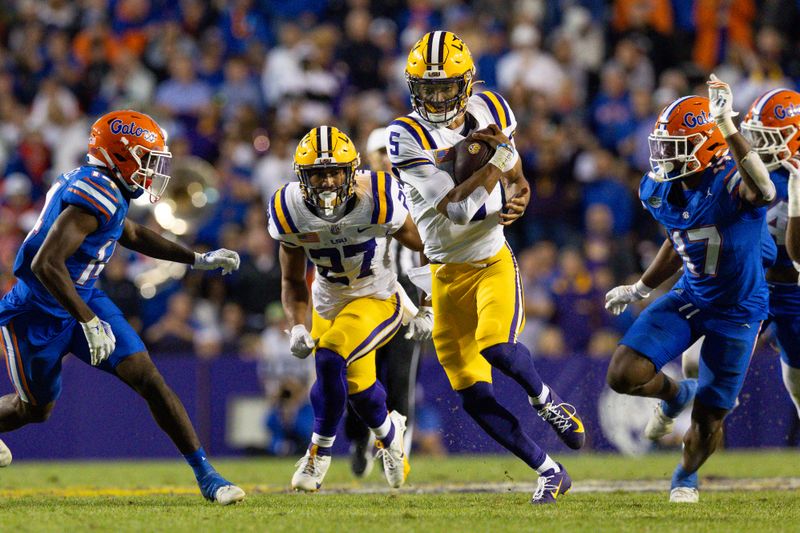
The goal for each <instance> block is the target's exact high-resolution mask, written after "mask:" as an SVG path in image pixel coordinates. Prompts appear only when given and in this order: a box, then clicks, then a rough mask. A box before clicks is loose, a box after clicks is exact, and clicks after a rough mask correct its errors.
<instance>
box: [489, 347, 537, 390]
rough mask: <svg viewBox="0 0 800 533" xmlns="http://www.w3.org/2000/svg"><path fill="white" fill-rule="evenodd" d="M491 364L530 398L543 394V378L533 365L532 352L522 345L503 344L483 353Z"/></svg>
mask: <svg viewBox="0 0 800 533" xmlns="http://www.w3.org/2000/svg"><path fill="white" fill-rule="evenodd" d="M481 355H483V357H485V358H486V360H487V361H489V364H490V365H492V366H493V367H495V368H497V369H498V370H500V371H501V372H502V373H503V374H505V375H506V376H508V377H510V378H513V379H514V381H516V382H517V383H519V384H520V385H521V386H522V388H523V389H525V392H527V393H528V396H531V397H533V398H536V397H538V396H539V395H540V394H541V393H542V387H543V386H544V383H542V378H540V377H539V373H538V372H537V371H536V367H535V366H534V364H533V357H532V356H531V352H529V351H528V349H527V348H526V347H525V345H524V344H522V343H519V342H518V343H513V342H503V343H500V344H495V345H494V346H490V347H488V348H486V349H485V350H483V351H482V352H481Z"/></svg>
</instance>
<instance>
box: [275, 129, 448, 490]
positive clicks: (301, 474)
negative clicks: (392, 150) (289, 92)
mask: <svg viewBox="0 0 800 533" xmlns="http://www.w3.org/2000/svg"><path fill="white" fill-rule="evenodd" d="M359 162H360V159H359V155H358V152H357V151H356V147H355V145H354V144H353V142H352V141H351V140H350V138H349V137H348V136H347V135H345V134H344V133H343V132H342V131H340V130H339V129H337V128H334V127H331V126H320V127H318V128H314V129H312V130H311V131H310V132H308V134H306V135H305V137H303V139H302V140H301V141H300V143H299V144H298V146H297V150H296V151H295V155H294V166H295V171H296V173H297V176H298V178H299V181H296V182H292V183H289V184H288V185H285V186H284V187H282V188H281V189H279V190H278V191H277V192H276V193H275V195H274V196H273V197H272V200H271V202H270V213H269V215H270V216H269V232H270V235H272V237H273V238H275V239H276V240H278V241H280V243H281V245H280V250H279V257H280V264H281V277H282V290H281V300H282V301H283V307H284V309H285V311H286V316H287V317H288V320H289V324H290V325H291V326H292V329H291V331H290V335H291V341H290V344H291V351H292V355H294V356H295V357H300V358H304V357H308V355H309V354H311V352H312V351H313V352H314V356H315V365H316V373H317V380H316V382H315V383H314V385H313V387H312V389H311V404H312V406H313V408H314V432H313V434H312V437H311V443H310V444H309V447H308V450H307V451H306V454H305V455H304V456H303V458H302V459H300V461H298V463H297V470H296V471H295V473H294V476H292V488H294V489H295V490H302V491H308V492H313V491H316V490H318V489H319V488H320V486H321V485H322V481H323V479H324V478H325V474H326V473H327V471H328V468H329V467H330V464H331V448H332V446H333V443H334V441H335V439H336V430H337V428H338V426H339V422H340V421H341V419H342V417H343V415H344V411H345V407H346V404H347V402H349V403H350V405H351V407H352V408H353V410H354V411H355V412H356V413H357V414H358V416H360V417H361V419H362V420H363V421H364V423H365V424H366V425H367V426H368V427H369V428H370V429H371V430H372V432H373V433H374V434H375V439H376V440H375V445H376V446H377V447H378V448H379V455H380V456H382V459H383V467H384V474H385V475H386V480H387V482H388V483H389V486H391V487H393V488H397V487H400V486H401V485H403V483H404V482H405V480H406V476H407V475H408V472H409V470H410V466H409V464H408V459H407V457H406V454H405V450H404V446H403V435H404V432H405V420H406V418H405V416H403V415H401V414H400V413H398V412H397V411H392V412H391V413H389V412H388V410H387V408H386V391H385V390H384V388H383V386H382V385H381V383H380V382H379V381H377V380H376V371H375V350H376V349H377V348H380V347H381V346H383V345H384V344H386V343H387V342H389V340H391V338H392V337H393V336H394V334H395V333H397V331H398V329H399V328H400V326H401V324H403V323H408V322H413V325H414V327H413V330H414V331H415V333H416V335H418V336H425V335H429V334H430V329H431V327H432V323H431V320H430V316H429V315H428V314H427V313H426V312H424V311H423V312H418V310H417V309H416V306H414V305H413V304H412V303H411V302H410V300H409V299H408V296H406V294H405V292H404V291H403V289H402V287H400V285H399V284H398V283H397V277H396V276H395V274H394V273H393V272H392V270H391V269H390V267H389V264H388V256H387V250H386V236H387V235H392V237H394V238H396V239H397V240H398V241H400V242H401V243H403V244H404V245H406V246H408V247H409V248H412V249H414V250H420V251H421V250H422V242H421V241H420V238H419V234H418V233H417V229H416V227H415V226H414V223H413V222H412V221H411V217H410V216H409V215H408V210H407V208H406V206H405V198H404V196H403V193H402V191H401V190H400V188H399V187H398V185H397V183H396V182H395V181H394V180H393V179H392V177H391V176H389V175H388V174H387V173H386V172H360V171H357V168H358V165H359ZM306 258H308V260H310V261H311V262H313V263H314V265H315V267H316V274H317V275H316V277H315V279H314V283H313V285H312V289H311V292H312V301H313V313H312V325H311V331H310V332H309V331H308V330H307V328H306V326H305V323H306V316H307V312H308V305H309V294H308V287H307V285H306Z"/></svg>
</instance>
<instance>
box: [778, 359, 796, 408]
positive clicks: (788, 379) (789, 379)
mask: <svg viewBox="0 0 800 533" xmlns="http://www.w3.org/2000/svg"><path fill="white" fill-rule="evenodd" d="M781 370H782V371H783V384H784V385H785V386H786V390H787V391H788V392H789V396H791V398H792V401H793V402H794V407H795V409H797V416H800V368H794V367H791V366H789V365H787V364H786V363H785V362H783V359H781Z"/></svg>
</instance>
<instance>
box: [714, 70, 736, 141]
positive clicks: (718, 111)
mask: <svg viewBox="0 0 800 533" xmlns="http://www.w3.org/2000/svg"><path fill="white" fill-rule="evenodd" d="M708 99H709V100H710V103H709V111H710V112H711V116H712V117H714V122H716V123H717V127H718V128H719V131H720V132H721V133H722V136H723V137H725V138H726V139H727V138H728V137H730V136H731V135H733V134H734V133H736V131H737V130H736V126H734V124H733V120H732V118H733V117H735V116H736V115H738V114H739V113H736V112H735V111H734V110H733V92H731V86H730V85H728V84H727V83H725V82H724V81H722V80H720V79H719V78H717V76H716V75H714V74H711V76H710V77H709V79H708Z"/></svg>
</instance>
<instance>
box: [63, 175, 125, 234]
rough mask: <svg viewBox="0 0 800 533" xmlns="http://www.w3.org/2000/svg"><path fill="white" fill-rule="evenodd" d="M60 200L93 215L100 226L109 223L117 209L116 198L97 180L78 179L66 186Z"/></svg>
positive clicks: (117, 202)
mask: <svg viewBox="0 0 800 533" xmlns="http://www.w3.org/2000/svg"><path fill="white" fill-rule="evenodd" d="M61 200H62V202H64V203H67V204H70V205H75V206H78V207H80V208H81V209H83V210H85V211H88V212H89V213H91V214H93V215H94V216H95V217H97V220H98V221H99V222H100V225H101V226H103V225H105V224H106V223H107V222H109V221H110V220H111V219H112V218H113V217H114V215H115V214H116V212H117V209H118V208H119V199H118V198H117V196H116V195H115V194H114V192H113V191H112V190H110V189H109V188H108V187H107V186H105V184H104V183H102V182H101V181H99V180H90V179H79V180H75V181H73V182H72V183H70V184H69V185H67V189H66V191H64V194H63V195H62V196H61Z"/></svg>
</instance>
